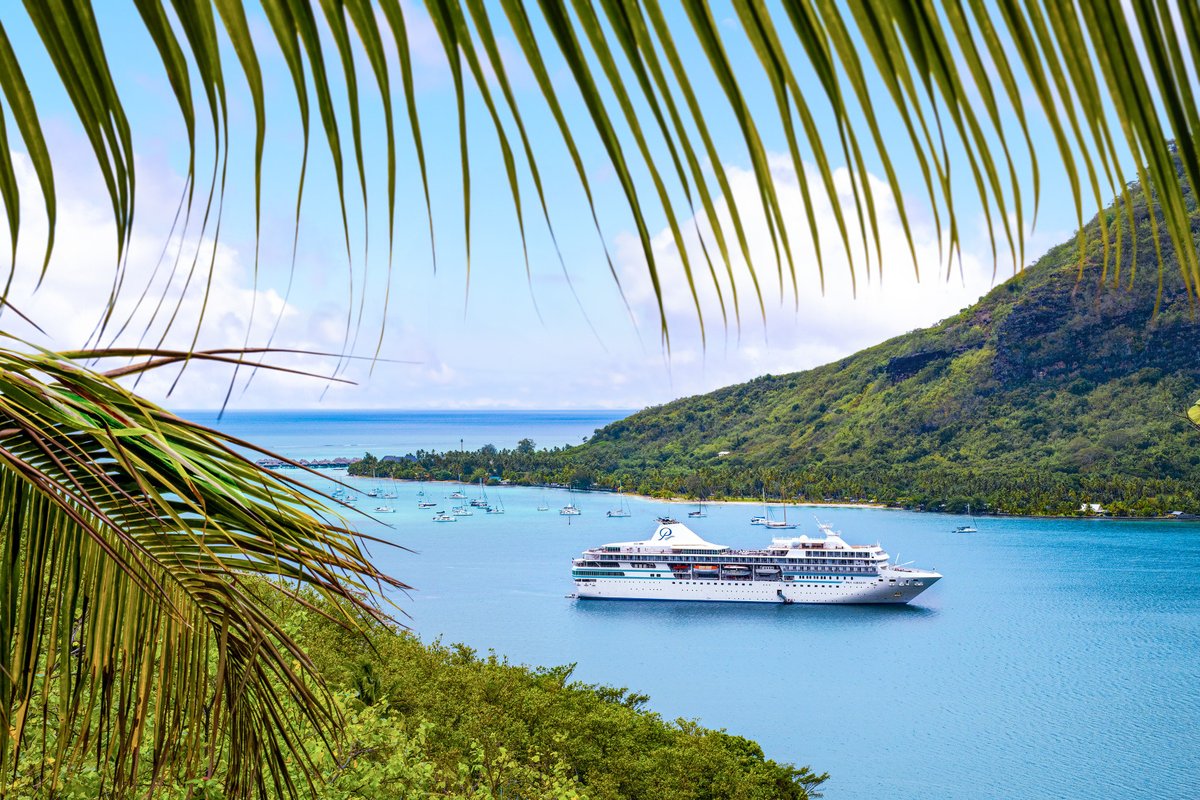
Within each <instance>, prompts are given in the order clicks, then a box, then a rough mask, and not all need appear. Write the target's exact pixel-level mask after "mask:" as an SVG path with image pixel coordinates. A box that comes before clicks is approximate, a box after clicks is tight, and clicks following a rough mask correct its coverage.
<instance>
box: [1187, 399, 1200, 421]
mask: <svg viewBox="0 0 1200 800" xmlns="http://www.w3.org/2000/svg"><path fill="white" fill-rule="evenodd" d="M1187 418H1188V422H1190V423H1192V424H1193V425H1195V426H1196V427H1197V428H1200V401H1197V402H1196V405H1194V406H1192V407H1191V408H1189V409H1188V411H1187Z"/></svg>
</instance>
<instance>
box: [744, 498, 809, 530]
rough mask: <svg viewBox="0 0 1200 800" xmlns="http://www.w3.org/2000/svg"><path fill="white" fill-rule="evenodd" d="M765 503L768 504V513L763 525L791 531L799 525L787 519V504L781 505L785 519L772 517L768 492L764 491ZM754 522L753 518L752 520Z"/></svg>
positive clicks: (773, 528)
mask: <svg viewBox="0 0 1200 800" xmlns="http://www.w3.org/2000/svg"><path fill="white" fill-rule="evenodd" d="M763 505H764V506H766V509H767V515H766V517H765V518H764V519H763V523H762V524H763V527H766V528H770V529H771V530H773V531H790V530H792V529H794V528H797V527H799V526H798V525H797V524H796V523H794V522H793V523H790V524H789V523H788V521H787V506H786V505H784V506H781V508H782V509H783V519H781V520H780V519H771V507H770V506H767V493H766V492H765V491H764V492H763ZM751 523H753V520H751Z"/></svg>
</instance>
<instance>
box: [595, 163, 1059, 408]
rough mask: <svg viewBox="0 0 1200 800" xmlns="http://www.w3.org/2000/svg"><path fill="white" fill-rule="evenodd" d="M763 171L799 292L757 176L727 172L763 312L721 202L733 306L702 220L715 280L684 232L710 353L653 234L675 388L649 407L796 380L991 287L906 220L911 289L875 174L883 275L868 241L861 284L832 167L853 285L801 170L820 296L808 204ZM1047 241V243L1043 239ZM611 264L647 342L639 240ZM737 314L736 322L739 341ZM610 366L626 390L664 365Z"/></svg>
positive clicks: (901, 241)
mask: <svg viewBox="0 0 1200 800" xmlns="http://www.w3.org/2000/svg"><path fill="white" fill-rule="evenodd" d="M770 166H771V169H772V172H773V176H774V181H775V190H776V192H777V194H778V198H779V204H780V207H781V210H782V216H783V217H784V219H785V220H786V222H787V233H788V236H789V239H790V242H791V248H792V253H793V257H794V262H795V265H796V274H795V288H793V284H792V276H791V275H790V273H789V271H788V267H787V264H786V262H785V263H784V266H783V276H782V285H781V281H780V275H779V272H778V270H777V268H776V266H775V264H776V261H775V255H774V249H773V247H772V244H771V235H770V232H769V230H768V228H767V225H766V223H765V221H764V217H763V215H762V213H761V204H760V200H759V194H758V188H757V183H756V181H755V178H754V175H753V173H752V172H751V171H748V170H743V169H739V168H727V169H726V174H727V176H728V179H729V183H730V186H731V189H732V192H733V195H734V197H735V199H736V202H737V204H738V208H739V209H740V210H741V213H742V221H743V223H744V225H745V230H746V236H747V239H748V241H749V249H750V256H751V259H752V261H753V263H754V264H755V266H756V274H757V278H758V280H759V285H760V287H761V296H762V299H763V304H764V306H765V310H762V309H760V308H759V305H758V300H757V298H756V296H755V294H754V290H753V283H752V280H751V273H750V271H749V269H748V268H747V267H746V264H745V262H744V260H743V259H742V258H741V257H740V253H739V252H738V250H737V245H736V239H735V237H734V234H733V228H732V223H731V221H730V217H729V214H728V209H727V207H726V205H725V203H724V202H722V203H721V204H720V205H719V206H718V216H719V218H720V219H721V220H722V224H723V228H724V230H725V231H726V239H727V242H728V245H729V248H730V250H731V255H732V257H733V258H732V260H733V262H734V263H733V273H734V276H735V282H736V285H737V287H738V294H739V297H738V302H737V304H736V308H735V304H734V302H733V293H732V291H731V286H730V280H729V278H728V276H727V275H726V273H725V267H724V266H723V265H722V264H720V263H718V261H717V254H718V251H717V248H716V246H715V240H714V238H713V236H712V233H711V229H710V226H709V225H708V223H707V218H706V217H702V218H701V219H700V220H698V222H699V228H700V231H701V233H702V235H703V236H704V237H705V243H706V245H707V247H708V250H709V252H710V254H711V255H712V257H713V259H714V266H715V268H716V269H717V271H718V277H717V280H716V281H715V282H714V281H713V279H712V278H711V277H710V274H709V271H708V266H707V264H706V263H705V261H704V259H703V256H702V254H701V251H700V248H699V243H698V238H697V235H696V233H695V230H696V225H695V223H694V222H693V221H692V220H687V221H684V222H681V225H680V228H681V231H682V232H683V235H684V239H685V247H686V249H687V252H688V255H689V258H690V260H691V264H692V271H693V276H694V280H695V284H696V294H697V296H698V297H699V307H700V310H701V311H702V313H703V318H704V320H705V322H706V325H705V327H706V332H707V334H708V340H707V346H705V344H704V343H703V341H702V339H701V332H700V325H699V324H698V321H697V311H696V301H695V299H694V298H693V296H692V293H691V290H690V289H689V287H688V283H687V280H686V276H685V272H684V269H683V262H682V259H681V258H680V256H679V252H678V247H677V245H676V242H675V239H674V237H673V236H672V235H671V232H670V231H669V229H668V230H664V231H662V232H660V233H659V234H657V235H656V236H655V237H654V239H653V247H654V252H655V259H656V262H657V263H658V265H659V269H660V270H661V273H660V285H661V287H662V307H663V309H664V311H665V315H666V319H667V323H668V327H669V331H670V367H671V377H672V381H671V392H670V393H668V395H667V396H663V395H662V394H659V395H658V396H657V397H655V398H653V400H654V401H660V400H665V399H669V397H671V396H678V395H680V394H689V393H693V392H702V391H708V390H710V389H713V388H716V387H718V386H722V385H727V384H729V383H734V382H737V381H742V380H746V379H749V378H751V377H754V376H757V375H761V374H764V373H774V374H779V373H784V372H792V371H797V370H802V369H808V368H811V367H815V366H818V365H820V364H824V363H828V362H830V361H833V360H836V359H838V358H841V357H843V356H846V355H849V354H851V353H854V352H856V351H858V350H860V349H862V348H864V347H869V346H871V345H874V344H877V343H879V342H881V341H883V340H885V339H888V338H890V337H892V336H895V335H898V334H901V333H904V332H906V331H910V330H913V329H916V328H921V327H925V326H928V325H931V324H933V323H935V322H937V321H938V320H941V319H944V318H945V317H948V316H950V315H952V314H954V313H956V312H958V311H959V310H960V309H962V308H965V307H966V306H968V305H970V304H972V303H973V302H975V301H976V300H977V299H978V298H979V297H980V295H982V294H983V293H985V292H986V291H987V290H988V289H990V288H991V287H992V285H994V282H993V264H992V261H991V258H990V256H989V257H988V258H986V259H983V258H980V257H978V256H976V255H975V254H973V253H971V252H967V251H964V252H963V254H962V259H961V274H960V272H959V262H958V260H957V259H956V260H955V262H954V265H953V269H952V271H951V274H950V277H949V278H947V262H946V247H945V245H946V239H945V237H944V231H943V239H942V242H941V243H940V244H941V246H940V247H939V240H938V237H937V234H936V232H935V231H934V230H933V229H932V227H931V226H930V225H929V224H928V223H927V222H926V223H923V222H919V221H916V219H915V218H917V217H918V215H916V214H913V213H912V212H910V214H909V217H910V223H911V224H912V234H913V235H912V239H913V247H914V249H915V251H916V256H917V259H916V261H917V265H918V267H919V270H920V279H919V280H918V278H917V277H916V275H915V273H914V269H913V259H912V256H911V251H910V249H909V245H908V241H907V238H906V236H905V234H904V229H903V226H902V224H901V220H900V216H899V213H898V211H897V206H896V201H895V198H894V197H893V196H892V194H891V192H890V191H889V189H888V186H887V184H886V183H885V182H883V181H881V180H879V179H877V178H875V177H874V176H871V177H870V178H869V180H870V181H871V184H870V185H871V190H872V193H873V195H874V199H875V205H876V210H877V215H878V229H877V230H878V236H879V240H880V249H881V251H882V254H883V261H882V265H881V264H879V263H877V260H876V258H875V255H876V254H875V248H874V243H873V240H871V239H869V240H868V241H870V242H871V245H870V251H869V255H870V259H871V264H872V267H871V271H870V273H869V274H868V272H867V270H866V268H865V267H866V261H867V259H866V258H865V256H864V252H863V247H862V241H861V236H860V234H859V232H858V227H857V225H858V223H857V212H856V209H855V203H854V199H853V194H852V187H851V182H850V177H849V173H848V171H847V170H845V169H839V170H837V171H836V172H835V174H834V181H835V186H836V188H837V190H838V203H839V206H840V208H841V210H842V213H843V215H844V218H845V220H846V225H847V228H848V231H849V234H850V240H851V241H850V243H851V254H852V256H853V261H854V265H855V273H854V274H855V278H856V280H852V277H851V269H850V259H849V258H847V256H846V253H845V249H844V247H843V245H842V239H841V235H840V233H839V229H838V226H837V223H836V217H835V214H834V207H833V205H831V204H830V202H829V200H828V198H827V196H826V193H825V190H824V186H823V184H822V183H821V178H820V175H819V174H818V173H817V172H816V169H815V167H811V166H806V172H807V174H806V175H805V180H807V181H808V186H809V191H810V195H811V198H812V211H813V216H814V218H815V220H816V226H817V229H818V232H819V238H820V242H821V248H822V264H823V269H824V287H823V288H822V282H821V273H820V272H819V271H818V268H817V263H816V261H817V259H816V250H815V248H814V247H813V243H812V237H811V235H810V232H809V224H808V221H807V216H806V214H805V210H804V209H805V203H804V198H803V194H802V192H801V188H800V184H799V183H798V181H797V176H796V173H795V170H794V169H793V168H792V162H791V160H790V159H789V158H786V157H783V156H773V157H771V159H770ZM755 212H757V213H755ZM980 225H981V226H982V221H981V222H980ZM1058 238H1061V237H1058ZM1046 240H1047V237H1046V235H1045V234H1042V235H1039V236H1038V237H1036V239H1034V240H1031V241H1029V242H1028V247H1027V251H1028V252H1030V253H1035V252H1038V251H1037V250H1036V247H1037V246H1038V245H1039V244H1041V243H1042V242H1043V241H1046ZM1053 240H1054V237H1053V235H1051V236H1050V237H1049V241H1053ZM616 258H617V261H618V264H619V270H620V275H621V280H622V285H623V287H624V291H625V295H626V297H627V298H628V299H629V302H630V304H631V305H632V306H633V308H634V310H635V315H636V317H637V319H638V325H639V327H640V328H641V330H642V332H643V336H646V337H652V336H654V335H655V333H656V332H657V331H658V329H659V304H658V301H657V300H656V298H655V294H654V291H653V287H652V284H651V281H650V277H649V274H648V271H647V269H646V261H645V258H644V254H643V253H642V248H641V244H640V242H639V241H638V240H637V239H636V237H634V236H632V235H628V234H627V235H623V236H621V237H619V238H618V241H617V246H616ZM1005 258H1006V257H1005V256H1002V257H1001V260H1000V262H999V263H1000V266H999V269H998V271H997V273H996V277H995V282H999V281H1003V280H1004V279H1005V277H1007V275H1008V274H1009V273H1008V272H1007V268H1006V267H1007V264H1009V263H1011V262H1010V261H1006V260H1005ZM881 267H882V277H881V272H880V268H881ZM719 298H724V300H725V303H726V313H727V317H728V320H729V324H728V327H724V326H722V323H721V312H720V303H719ZM735 311H737V312H740V316H741V330H740V331H739V330H738V328H737V323H736V316H735ZM614 366H616V365H614ZM616 368H617V369H620V370H622V374H623V379H622V383H623V384H624V385H626V386H629V385H637V384H638V383H642V384H643V385H644V380H643V381H638V380H637V378H636V377H635V376H634V375H631V374H628V373H634V372H638V373H641V375H642V377H643V379H644V378H646V377H648V376H650V375H652V374H654V373H655V372H658V373H659V374H661V362H660V361H658V360H657V359H656V358H654V357H650V358H646V359H643V360H641V361H640V362H638V363H637V364H636V366H635V365H632V364H631V365H627V366H624V367H620V366H616ZM630 399H631V400H632V399H633V398H630ZM643 402H645V401H643Z"/></svg>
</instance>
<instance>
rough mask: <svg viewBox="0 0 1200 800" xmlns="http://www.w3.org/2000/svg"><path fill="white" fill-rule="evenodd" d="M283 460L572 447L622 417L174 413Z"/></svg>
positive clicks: (615, 413)
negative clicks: (526, 444) (529, 445)
mask: <svg viewBox="0 0 1200 800" xmlns="http://www.w3.org/2000/svg"><path fill="white" fill-rule="evenodd" d="M179 413H180V414H182V415H183V416H185V417H187V418H188V419H191V420H195V421H196V422H200V423H203V424H205V425H211V426H215V427H218V428H220V429H221V430H223V431H225V432H226V433H229V434H231V435H234V436H237V437H238V438H241V439H245V440H247V441H251V442H253V443H254V444H256V445H258V446H259V447H262V448H264V449H267V450H270V451H272V452H274V453H278V454H279V455H282V456H287V457H288V458H293V459H299V458H307V459H313V458H337V457H340V456H346V457H358V456H362V454H363V453H364V452H366V451H368V450H369V451H371V452H372V453H374V454H375V455H377V456H384V455H404V454H405V453H413V452H416V451H417V450H422V449H424V450H439V451H440V450H457V449H458V448H459V446H460V443H461V445H462V446H463V447H465V448H466V449H468V450H475V449H478V448H480V447H482V446H483V445H485V444H492V445H495V446H496V447H499V448H505V447H515V446H516V444H517V442H519V441H521V439H524V438H526V437H528V438H531V439H533V440H534V443H535V444H536V445H537V446H538V447H559V446H562V445H568V444H579V443H580V441H581V440H582V438H583V437H585V436H590V435H591V434H592V433H593V432H594V431H595V430H596V428H600V427H603V426H605V425H607V424H608V423H610V422H613V421H614V420H618V419H621V418H622V417H625V416H628V415H629V413H630V412H628V411H619V410H617V411H613V410H604V411H573V410H572V411H355V412H345V411H227V412H225V414H224V416H222V417H221V418H220V419H218V415H217V412H215V411H181V412H179Z"/></svg>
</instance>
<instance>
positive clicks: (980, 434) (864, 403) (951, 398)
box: [391, 187, 1200, 514]
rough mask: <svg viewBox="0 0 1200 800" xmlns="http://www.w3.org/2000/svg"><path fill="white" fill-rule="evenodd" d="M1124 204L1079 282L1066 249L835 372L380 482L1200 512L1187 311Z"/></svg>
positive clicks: (784, 379) (1143, 216)
mask: <svg viewBox="0 0 1200 800" xmlns="http://www.w3.org/2000/svg"><path fill="white" fill-rule="evenodd" d="M1132 191H1133V196H1134V198H1135V201H1134V204H1133V209H1132V216H1133V220H1134V229H1135V231H1136V242H1134V241H1133V240H1132V238H1133V237H1130V235H1129V228H1128V217H1127V212H1126V211H1125V210H1124V209H1123V208H1118V207H1117V206H1113V207H1112V208H1110V209H1109V210H1108V212H1107V221H1108V223H1109V225H1110V236H1109V244H1110V250H1109V253H1108V256H1107V267H1106V266H1105V261H1106V257H1105V249H1104V246H1103V241H1104V240H1103V237H1102V235H1101V229H1100V220H1099V218H1097V219H1094V220H1093V221H1092V222H1091V223H1090V224H1089V225H1088V226H1087V227H1086V228H1085V229H1084V232H1083V235H1084V244H1085V249H1084V257H1083V263H1082V270H1081V265H1080V259H1079V255H1080V251H1079V244H1078V240H1076V239H1072V240H1071V241H1068V242H1064V243H1063V244H1061V245H1059V246H1057V247H1055V248H1053V249H1051V250H1050V251H1049V252H1048V253H1046V254H1045V255H1044V256H1042V258H1040V259H1039V260H1038V261H1037V262H1036V263H1035V264H1033V265H1032V266H1030V267H1029V268H1027V269H1026V270H1024V271H1023V272H1022V273H1021V274H1020V275H1018V276H1017V277H1014V278H1012V279H1010V280H1008V281H1005V282H1004V283H1001V284H1000V285H998V286H997V287H996V288H995V289H993V290H992V291H991V292H990V293H988V294H987V295H986V296H985V297H983V298H982V299H981V300H980V301H979V302H977V303H976V304H975V305H973V306H971V307H970V308H967V309H965V310H963V311H961V312H960V313H958V314H956V315H955V316H953V317H951V318H949V319H946V320H944V321H942V322H941V323H939V324H937V325H935V326H933V327H931V328H927V329H924V330H917V331H913V332H911V333H907V334H905V335H903V336H898V337H896V338H894V339H891V340H890V341H887V342H884V343H883V344H880V345H877V346H875V347H871V348H869V349H867V350H863V351H861V352H859V353H856V354H854V355H852V356H850V357H848V358H844V359H842V360H841V361H838V362H836V363H833V364H828V365H825V366H823V367H818V368H816V369H812V370H808V371H806V372H797V373H792V374H787V375H765V376H763V377H760V378H756V379H755V380H752V381H749V382H748V383H743V384H739V385H736V386H729V387H726V388H724V389H719V390H717V391H715V392H711V393H709V394H704V395H699V396H695V397H688V398H684V399H681V400H676V401H674V402H672V403H668V404H666V405H662V406H656V407H652V408H647V409H645V410H643V411H640V412H638V413H636V414H633V415H632V416H629V417H627V418H625V419H622V420H619V421H617V422H614V423H612V424H611V425H608V426H607V427H605V428H602V429H600V430H598V431H596V433H595V435H594V436H592V437H591V439H590V440H589V441H588V442H587V443H586V444H584V445H581V446H579V447H571V448H567V449H565V450H555V451H542V452H536V453H535V452H531V450H530V448H528V447H526V448H524V449H518V450H516V451H502V452H496V451H495V450H494V449H492V451H491V452H489V453H486V454H466V453H446V454H442V455H441V456H438V457H433V456H431V454H422V457H421V458H420V459H417V460H416V461H409V462H407V463H405V464H397V465H393V468H392V470H391V471H392V472H394V473H395V474H397V475H413V474H418V473H419V472H421V471H422V470H425V471H427V472H433V473H435V474H436V473H437V471H438V470H439V469H440V470H442V474H444V476H445V477H450V476H451V475H453V474H454V473H455V472H460V473H461V472H463V471H465V472H466V473H467V474H470V473H471V472H472V471H473V470H486V471H487V474H494V473H496V472H503V474H504V475H505V477H508V478H510V479H514V480H520V481H527V482H537V481H542V480H549V481H557V482H563V483H566V482H570V483H572V484H574V485H577V486H588V485H600V486H616V485H624V487H625V488H626V489H627V490H631V491H641V492H643V493H649V494H689V495H696V494H698V493H703V494H705V495H708V496H717V497H719V496H727V497H728V496H740V497H756V496H759V495H760V494H761V493H763V492H765V493H766V494H767V495H768V496H772V497H776V498H793V499H794V498H800V499H805V500H824V499H834V500H875V501H879V502H885V503H891V504H898V505H905V506H910V507H921V508H947V509H950V510H958V509H961V508H962V507H963V506H964V505H965V504H966V503H967V502H971V503H972V505H973V506H974V507H975V508H977V509H981V510H990V511H994V512H1002V513H1003V512H1008V513H1030V512H1032V513H1070V512H1072V511H1074V510H1076V509H1078V508H1079V506H1080V504H1081V503H1083V502H1099V503H1103V504H1105V505H1106V506H1109V507H1110V508H1111V509H1112V510H1113V511H1115V512H1116V513H1136V514H1158V513H1165V512H1168V511H1171V510H1175V509H1182V510H1187V511H1200V491H1198V489H1197V487H1200V434H1198V433H1197V431H1196V430H1195V429H1194V428H1192V427H1191V426H1190V425H1189V423H1188V422H1187V420H1186V418H1185V414H1184V412H1185V410H1186V409H1187V408H1188V407H1189V406H1190V405H1191V404H1192V403H1193V402H1194V401H1195V399H1196V396H1197V395H1200V359H1198V358H1197V355H1198V350H1200V336H1198V334H1200V324H1198V322H1197V318H1196V311H1197V309H1196V300H1195V298H1194V297H1193V296H1191V295H1189V292H1188V289H1187V287H1186V286H1185V284H1184V282H1183V279H1182V278H1181V276H1180V271H1179V269H1178V266H1177V264H1176V254H1175V253H1174V251H1173V250H1172V249H1171V245H1170V242H1169V241H1167V240H1166V239H1165V237H1162V241H1161V248H1162V251H1163V259H1164V262H1165V263H1164V268H1163V269H1162V270H1161V272H1160V270H1159V268H1158V260H1157V255H1156V249H1155V244H1154V239H1153V233H1152V230H1151V224H1150V222H1151V221H1150V216H1149V213H1148V209H1147V205H1146V202H1145V199H1144V194H1143V193H1142V192H1141V191H1140V189H1138V188H1137V187H1133V189H1132ZM1190 199H1191V195H1190V193H1189V200H1190ZM1118 215H1119V216H1118ZM1118 218H1119V219H1120V221H1121V222H1123V223H1124V225H1125V229H1124V235H1123V236H1122V237H1121V238H1120V242H1119V247H1118V241H1117V237H1116V235H1115V232H1114V228H1115V224H1116V223H1117V221H1118ZM1193 219H1194V220H1195V221H1196V222H1197V223H1200V220H1196V217H1195V212H1194V210H1193ZM1160 224H1161V220H1160ZM1160 230H1161V227H1160ZM1134 244H1136V248H1135V247H1134ZM1135 250H1136V252H1135ZM1135 267H1136V268H1135ZM1160 280H1161V284H1160ZM1160 289H1161V296H1160ZM1156 301H1158V311H1157V313H1155V307H1156ZM455 467H457V469H455ZM446 470H449V472H447V471H446ZM480 474H482V472H481V473H480Z"/></svg>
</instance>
